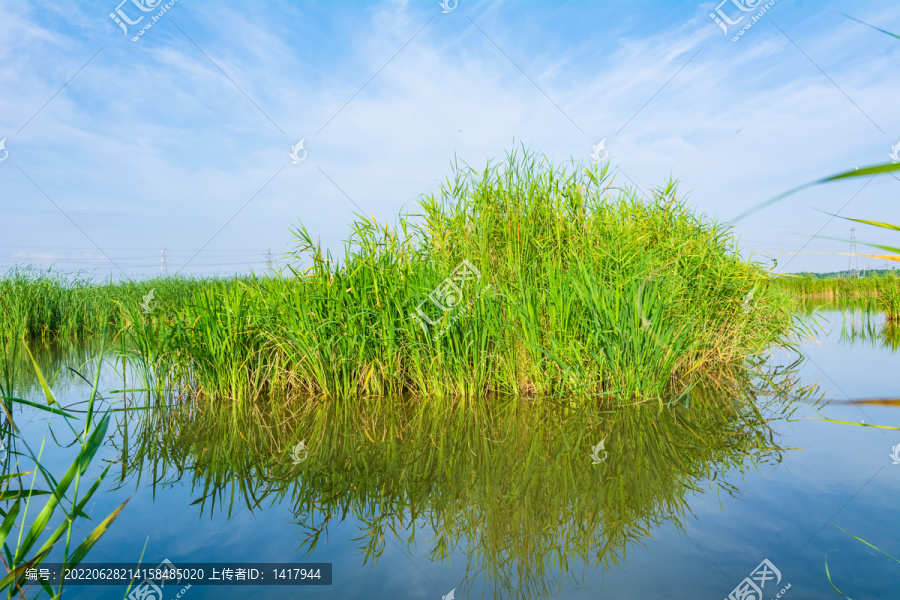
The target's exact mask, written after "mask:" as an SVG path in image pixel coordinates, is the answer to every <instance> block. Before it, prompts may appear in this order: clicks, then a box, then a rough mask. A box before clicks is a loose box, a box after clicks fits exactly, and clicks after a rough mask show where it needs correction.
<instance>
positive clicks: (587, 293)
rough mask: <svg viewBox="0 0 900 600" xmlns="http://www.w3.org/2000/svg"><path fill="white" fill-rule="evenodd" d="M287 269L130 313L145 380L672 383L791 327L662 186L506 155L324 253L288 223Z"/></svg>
mask: <svg viewBox="0 0 900 600" xmlns="http://www.w3.org/2000/svg"><path fill="white" fill-rule="evenodd" d="M294 233H295V235H296V239H297V245H296V248H295V252H294V254H295V258H296V260H297V261H298V262H299V263H300V264H301V265H303V266H302V267H296V268H293V269H292V272H291V274H290V275H288V276H282V277H278V278H254V279H247V280H243V281H240V282H237V283H236V284H235V285H233V286H230V287H228V288H226V289H215V288H212V287H210V288H201V289H200V290H198V292H197V294H196V295H195V299H194V300H195V301H194V302H192V303H190V304H184V305H181V306H180V307H175V306H166V307H162V306H161V310H160V311H159V312H158V313H155V314H154V315H153V316H152V318H150V319H141V318H140V315H130V316H129V317H127V319H128V320H129V321H130V322H132V323H134V326H133V327H131V328H129V333H130V334H131V340H132V343H133V344H134V346H135V348H138V349H139V353H140V354H141V355H142V356H143V357H144V358H145V359H146V360H147V362H148V365H149V370H148V373H149V374H148V377H151V376H152V378H153V381H152V382H148V383H150V384H151V385H156V386H163V387H165V388H166V389H176V390H181V391H183V392H185V393H186V394H188V395H190V396H191V397H194V398H196V397H200V398H214V397H218V398H230V399H232V400H235V401H238V403H239V404H243V403H244V402H245V401H247V400H252V399H254V398H256V397H258V396H260V395H262V394H265V393H279V394H282V393H287V394H288V395H289V396H293V397H298V396H307V395H324V396H326V397H329V398H352V397H359V396H369V395H393V396H397V395H400V396H403V395H409V394H413V395H416V396H429V397H486V396H490V395H494V394H502V395H513V396H537V395H541V396H547V395H553V394H589V395H603V396H606V397H610V398H616V399H617V401H619V402H628V401H642V400H654V401H659V402H663V401H664V399H672V398H679V397H681V396H683V395H685V394H686V393H687V392H688V390H690V388H691V386H692V385H694V383H695V382H696V381H697V380H698V379H699V378H701V377H703V376H707V375H710V374H714V373H716V372H718V371H721V370H723V369H725V368H731V367H734V366H735V365H739V364H742V363H743V362H744V361H745V360H746V358H747V357H749V356H753V355H756V354H758V353H760V352H761V351H763V350H764V349H765V348H767V347H768V346H770V345H772V344H778V343H783V342H784V341H785V340H786V336H788V335H789V334H790V333H791V331H792V327H793V325H792V316H791V310H790V306H789V304H790V301H789V299H788V298H787V296H786V295H785V294H783V293H779V292H778V291H777V290H775V289H773V288H772V286H771V279H770V277H769V274H768V273H767V271H766V270H765V269H764V268H762V267H761V266H760V265H759V264H756V263H754V262H747V261H743V260H741V258H740V257H739V256H738V252H737V248H736V244H735V240H734V237H733V235H732V234H731V232H730V231H729V229H727V228H725V227H723V226H721V225H718V224H716V223H706V222H704V221H702V220H701V219H699V218H697V217H696V216H695V215H694V213H693V212H692V211H691V210H690V209H689V208H688V207H687V205H686V204H685V203H684V201H683V199H681V198H680V197H679V196H678V194H677V189H676V185H675V182H671V181H670V182H668V183H667V184H666V185H665V186H663V187H660V188H658V189H655V190H653V194H652V197H651V198H646V199H645V198H641V197H639V196H638V195H637V194H636V193H635V191H634V190H630V189H621V188H617V187H615V185H614V181H613V178H612V176H611V174H610V173H609V171H608V169H607V166H590V167H584V166H583V165H578V164H575V165H572V167H567V166H563V167H559V166H554V165H552V164H551V163H549V162H548V161H547V160H546V159H542V158H539V157H538V156H536V155H535V154H533V153H529V152H527V151H526V152H522V153H518V152H516V151H513V152H512V153H510V154H509V155H508V156H507V158H506V160H505V161H502V162H500V163H497V164H490V163H489V164H488V165H487V167H486V168H484V169H483V170H475V169H472V168H469V167H460V166H459V164H458V163H457V164H455V165H454V171H453V174H452V176H451V177H450V178H448V179H447V180H446V182H445V183H444V184H443V185H442V186H441V189H440V191H439V192H438V193H437V194H434V195H428V196H424V197H423V198H421V201H420V211H419V212H418V213H407V214H404V215H401V216H400V217H399V220H398V222H397V223H396V224H394V225H389V224H381V223H378V222H376V221H375V220H374V219H370V218H366V217H363V216H359V217H358V220H357V221H356V222H355V223H353V225H352V234H351V236H350V237H349V239H348V240H347V242H346V245H345V248H344V253H343V256H342V257H341V258H340V259H339V258H336V257H333V256H332V255H331V254H330V253H328V252H323V251H322V249H321V248H320V247H319V246H318V245H317V244H316V243H314V242H313V236H312V235H311V234H310V233H309V232H308V231H307V230H306V228H305V227H303V226H302V224H301V225H300V226H299V227H298V228H297V229H296V230H294Z"/></svg>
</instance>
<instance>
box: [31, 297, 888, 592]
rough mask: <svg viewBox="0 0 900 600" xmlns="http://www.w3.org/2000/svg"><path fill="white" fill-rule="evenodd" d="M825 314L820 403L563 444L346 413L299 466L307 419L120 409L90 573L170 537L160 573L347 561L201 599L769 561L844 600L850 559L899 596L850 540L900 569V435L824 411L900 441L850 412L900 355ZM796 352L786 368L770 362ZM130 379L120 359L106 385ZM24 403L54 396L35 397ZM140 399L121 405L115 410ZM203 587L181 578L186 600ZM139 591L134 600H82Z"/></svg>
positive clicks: (540, 425) (555, 584)
mask: <svg viewBox="0 0 900 600" xmlns="http://www.w3.org/2000/svg"><path fill="white" fill-rule="evenodd" d="M819 319H820V321H821V323H822V324H823V326H824V330H821V331H819V333H818V340H817V341H815V342H813V341H806V342H804V343H803V345H802V351H803V353H804V355H805V360H804V361H803V362H802V363H801V364H799V365H798V367H797V369H798V371H797V377H798V378H799V382H800V383H802V384H816V383H817V384H819V386H820V387H819V389H818V392H817V393H816V394H812V395H811V396H809V395H807V396H805V397H802V396H803V394H802V393H800V392H799V391H798V392H797V394H798V395H800V396H801V397H800V398H799V399H796V400H793V401H792V402H787V401H785V400H784V399H783V398H777V397H776V398H774V399H773V398H768V399H766V398H760V400H759V402H758V404H757V405H758V406H759V407H760V411H759V412H756V411H754V410H752V407H751V408H750V409H747V408H735V405H734V403H733V402H731V401H730V399H729V398H722V399H719V400H718V401H717V402H718V403H719V404H717V405H716V407H715V408H708V409H704V407H703V403H702V402H701V401H700V400H697V399H696V398H695V399H694V402H693V403H692V404H690V405H689V407H684V408H678V409H676V410H674V411H672V412H670V413H667V415H668V416H662V417H661V416H659V415H657V413H656V409H651V410H640V411H634V412H633V413H631V414H628V415H621V414H619V415H610V416H604V415H599V416H597V415H595V416H593V417H591V418H590V419H586V420H584V421H583V422H582V425H583V427H576V426H573V425H567V426H566V427H565V428H562V429H555V428H554V426H553V423H552V422H548V421H547V418H546V415H540V414H537V413H529V412H528V411H524V412H523V413H522V414H518V413H516V414H514V415H512V414H510V415H505V416H503V415H501V416H503V418H502V419H497V415H496V414H494V415H493V417H494V420H493V421H491V420H489V417H490V415H486V414H480V413H478V411H474V412H473V413H472V414H469V415H468V416H466V415H456V416H453V417H451V418H446V417H445V416H443V415H442V416H441V417H440V418H436V419H429V418H428V415H426V414H423V413H415V414H414V415H412V416H410V417H409V418H410V419H411V421H410V422H408V423H406V424H405V425H402V426H401V425H398V424H396V423H394V422H392V421H391V420H390V419H382V420H379V419H378V418H377V417H375V416H372V417H371V419H370V420H369V421H367V420H366V419H368V418H369V417H367V416H366V415H354V416H352V417H343V418H345V419H346V421H342V417H340V416H336V415H333V416H331V417H329V420H328V425H327V427H326V431H328V432H330V436H331V437H329V440H330V441H329V444H330V446H329V447H330V451H329V453H328V454H327V457H326V454H325V453H324V452H323V453H321V454H320V453H318V452H317V448H316V447H315V444H313V443H312V442H310V444H309V445H310V450H309V455H308V458H307V460H305V461H303V462H302V463H300V464H298V465H293V464H292V462H291V461H290V460H287V461H285V456H286V453H287V452H288V450H289V449H290V447H291V445H292V443H293V442H295V441H296V440H297V439H298V438H301V437H303V435H304V423H303V422H302V420H300V421H299V422H297V421H292V422H289V423H284V422H282V423H280V424H279V423H275V424H271V428H270V429H265V428H263V429H260V430H258V431H257V430H256V429H255V428H254V427H253V426H248V425H247V423H248V422H249V423H252V422H254V419H256V420H257V421H259V422H262V421H264V419H262V418H261V417H259V418H258V417H257V416H254V415H249V416H248V417H247V418H248V421H246V422H240V423H238V424H237V425H234V426H231V429H227V427H228V426H227V425H226V426H225V427H226V430H223V431H217V430H216V426H214V425H210V424H209V423H207V422H206V421H204V420H203V419H197V418H189V417H185V416H184V415H178V414H170V415H168V416H167V417H166V418H165V419H162V420H158V421H157V422H153V421H152V420H150V419H148V418H147V417H143V418H138V417H136V416H135V415H131V417H130V420H129V418H126V417H125V415H119V427H118V428H111V429H110V433H111V435H110V439H109V442H108V443H107V444H106V445H105V446H104V448H103V449H101V451H100V455H99V456H98V459H95V462H94V464H93V465H92V467H91V473H96V472H98V470H99V469H100V468H102V467H104V466H106V465H107V464H112V465H113V466H112V468H111V469H110V472H109V475H108V476H107V480H105V481H104V483H103V487H102V488H101V492H98V494H97V495H95V498H94V499H95V500H96V502H94V503H93V504H92V505H90V506H88V512H89V513H90V514H91V515H92V517H93V518H94V521H93V523H88V522H85V521H82V522H80V523H79V525H80V528H81V532H82V533H81V534H80V535H81V536H84V535H86V533H87V532H89V531H90V530H91V529H92V528H93V527H94V524H95V523H96V522H98V521H99V520H101V519H102V518H103V517H105V516H106V515H107V514H109V513H110V512H111V511H112V510H113V509H114V508H115V507H116V506H118V505H119V504H120V503H121V502H122V501H124V500H125V499H126V498H129V497H130V498H131V500H130V502H129V503H128V505H127V506H126V508H125V510H124V512H123V513H122V515H121V516H120V517H119V519H118V520H117V521H116V523H115V524H114V525H113V527H112V528H111V529H110V530H109V532H108V533H107V534H106V535H105V536H104V537H103V538H102V539H101V540H100V542H99V543H98V544H97V546H96V547H95V548H94V550H93V551H92V552H91V554H90V555H89V557H88V561H90V562H111V563H113V562H137V561H138V560H139V558H140V556H141V552H142V550H144V546H145V543H146V550H145V554H144V563H146V564H147V565H149V566H155V565H156V564H158V563H160V562H161V561H162V560H163V559H168V560H170V561H171V562H172V563H174V564H176V565H180V564H183V563H189V562H193V563H198V562H269V563H275V562H316V563H332V564H333V584H332V585H331V586H327V587H324V586H323V587H302V588H298V587H276V586H266V587H256V586H255V587H235V586H232V587H229V586H196V585H195V586H192V587H191V588H190V589H189V590H186V591H185V592H184V593H183V594H182V596H181V597H182V598H186V599H190V600H200V599H213V598H215V599H222V598H260V599H262V598H297V597H304V598H367V599H368V598H371V599H377V598H397V599H399V598H433V599H435V600H438V599H441V598H442V597H445V596H447V595H448V593H449V592H450V591H451V590H455V592H454V597H455V598H466V597H469V598H492V597H503V598H515V597H529V598H530V597H540V596H546V597H557V598H592V599H595V598H642V599H650V598H666V599H671V598H686V599H687V598H690V599H691V600H696V599H698V598H710V599H721V598H727V597H728V596H729V594H730V593H731V592H732V590H734V589H735V588H736V587H737V586H738V585H739V584H741V582H742V581H743V580H744V578H746V577H748V576H749V575H750V574H751V572H753V571H754V569H756V568H757V566H758V565H760V564H761V563H763V561H764V560H768V561H769V563H770V564H771V565H772V567H774V568H775V569H777V571H778V572H780V580H777V578H776V580H765V581H764V582H763V583H764V585H763V594H762V597H763V598H766V599H769V598H775V597H776V595H777V594H779V592H781V591H782V590H783V589H784V588H786V587H787V586H788V584H789V586H790V587H789V589H787V591H786V592H784V593H783V594H782V595H781V596H780V597H782V598H788V599H792V598H793V599H800V598H838V597H839V596H838V594H837V593H835V592H834V591H833V589H832V588H831V585H830V584H829V582H828V579H827V577H826V573H825V561H826V559H827V561H828V567H829V569H830V572H831V576H832V579H833V581H834V583H835V585H836V586H837V587H838V588H839V589H840V590H841V591H843V592H844V593H845V594H847V595H848V596H850V597H852V598H897V597H900V564H898V563H897V562H895V561H892V560H891V559H890V558H888V557H886V556H884V555H883V554H880V553H879V552H877V551H875V550H873V549H872V548H870V547H868V546H866V545H865V544H863V543H862V542H860V541H858V540H857V539H854V538H853V537H851V535H850V534H853V535H855V536H857V537H859V538H862V539H863V540H866V541H868V542H869V543H871V544H873V545H875V546H877V547H879V548H881V549H882V550H884V551H885V552H888V553H890V554H892V555H894V556H897V557H900V536H898V535H897V534H898V532H900V510H898V508H900V464H892V462H893V461H892V459H891V457H890V454H891V452H892V447H893V446H895V445H897V444H900V431H888V430H881V429H875V428H870V427H855V426H850V425H843V424H837V423H831V422H826V421H822V420H815V419H820V418H830V419H835V420H842V421H852V422H855V423H860V422H862V421H864V422H865V423H877V424H882V425H892V426H900V410H898V407H897V406H896V405H895V406H891V405H884V404H882V405H879V404H849V403H847V401H848V400H851V399H852V400H859V399H879V398H880V399H884V398H897V397H900V394H898V378H897V372H898V367H900V354H898V353H897V351H896V350H895V349H894V347H893V346H892V344H891V341H890V340H891V338H890V336H887V337H886V336H885V335H884V333H883V331H882V328H881V323H880V322H879V321H878V320H877V319H876V318H873V317H867V316H865V315H861V314H859V313H857V314H855V315H853V314H851V313H840V312H821V313H819ZM894 345H896V344H894ZM89 357H90V350H83V351H82V352H81V353H80V354H79V353H75V354H72V353H69V354H60V353H58V352H57V353H56V354H53V355H50V354H48V355H45V356H44V357H43V358H42V361H44V364H45V365H48V366H47V368H48V369H50V368H52V367H50V366H49V365H50V363H51V362H53V361H56V362H55V363H54V364H55V366H57V367H59V366H62V365H64V364H66V363H68V364H71V365H74V366H79V367H82V372H83V373H86V374H88V373H92V372H93V371H92V366H91V364H87V365H86V366H82V365H83V363H84V362H85V361H88V359H89ZM795 358H796V356H792V355H790V354H788V353H779V354H776V355H773V356H772V357H770V359H769V363H768V364H769V366H770V367H772V366H776V365H786V364H789V363H790V362H792V361H793V360H794V359H795ZM53 387H54V389H55V390H56V391H57V393H58V396H59V397H60V399H61V400H63V399H64V401H63V404H67V403H74V402H77V401H81V400H83V399H84V398H86V397H87V395H88V393H89V389H90V386H89V385H88V384H87V383H85V382H84V381H80V380H78V379H77V378H75V377H73V376H71V373H69V374H68V375H67V374H66V373H65V372H61V373H60V375H59V377H58V378H57V380H56V381H55V382H54V383H53ZM122 387H123V384H122V380H121V375H118V376H117V374H116V373H115V372H114V371H113V368H112V366H111V363H105V364H104V367H103V369H102V370H101V379H100V389H101V390H106V391H108V390H120V389H121V388H122ZM799 389H801V388H799V387H796V386H795V391H796V390H799ZM17 391H18V392H19V393H20V394H22V395H25V396H26V397H28V398H30V399H32V400H35V401H39V400H41V398H42V396H41V394H40V391H39V388H36V387H35V386H31V387H28V388H26V389H19V390H17ZM122 396H123V394H122V392H116V393H106V394H105V397H106V399H107V400H108V401H109V402H110V403H111V404H112V405H113V406H118V404H116V403H117V402H118V401H119V400H121V397H122ZM815 398H824V401H825V402H824V403H822V402H820V403H818V404H817V403H816V402H814V400H815ZM729 406H730V407H731V408H723V407H729ZM817 406H818V408H817ZM729 411H733V412H729ZM374 414H375V413H373V415H374ZM536 415H537V416H536ZM788 415H790V416H789V417H788ZM604 419H605V420H604ZM551 420H552V419H551ZM16 421H17V423H18V424H19V425H20V427H22V430H23V435H24V438H25V439H26V440H27V441H28V443H29V445H30V446H31V447H32V448H34V449H35V450H36V449H37V448H38V447H39V446H40V441H41V440H42V439H43V438H44V436H45V434H46V432H47V431H48V427H52V428H53V431H54V433H56V434H57V439H58V440H59V442H60V443H61V444H68V443H70V442H71V441H72V436H71V434H68V437H66V435H65V434H64V432H65V430H64V429H62V428H61V427H59V423H55V422H54V421H53V420H52V419H51V420H48V419H47V417H46V416H45V413H40V412H38V411H33V410H24V411H22V412H21V413H18V414H17V415H16ZM500 421H502V422H503V423H502V424H498V422H500ZM126 422H127V423H128V434H127V436H126V433H125V424H126ZM342 423H345V425H346V427H348V428H353V430H352V431H343V430H342V427H343V425H342ZM360 423H362V425H360ZM366 423H369V425H371V426H368V425H366ZM654 423H656V425H655V426H654ZM235 429H238V430H239V432H238V433H237V435H235V433H236V432H235ZM360 429H363V431H360ZM385 431H389V432H393V433H391V434H390V435H385V433H384V432H385ZM272 432H275V433H272ZM394 434H396V435H394ZM282 435H283V436H285V439H284V440H283V443H282V441H279V439H277V437H278V436H282ZM291 436H294V437H291ZM332 438H333V439H332ZM600 439H605V447H604V449H603V450H602V452H601V453H598V456H600V457H602V458H604V460H603V461H601V462H600V463H599V464H596V465H595V464H592V461H591V459H590V458H589V456H588V454H589V452H590V450H591V447H592V446H594V445H595V444H596V443H597V442H599V441H600ZM223 440H227V441H223ZM278 446H282V447H283V451H276V450H273V448H277V447H278ZM223 448H224V449H223ZM217 449H218V450H217ZM73 456H74V448H64V447H63V448H61V447H60V446H59V445H57V443H56V442H54V440H53V438H52V437H49V436H48V437H47V443H46V447H45V449H44V460H45V464H46V466H47V467H48V468H50V469H51V471H52V472H54V473H62V472H64V470H65V469H66V468H67V467H68V465H69V464H70V461H71V460H72V457H73ZM123 456H124V457H126V459H125V460H126V461H127V462H128V466H127V467H126V466H124V465H123V463H122V460H123V458H122V457H123ZM101 459H102V461H107V462H102V461H101ZM248 498H249V500H248ZM248 504H249V506H248ZM842 529H843V530H844V531H842ZM316 532H318V539H317V543H315V544H314V547H313V549H311V550H310V547H311V546H313V543H312V540H313V538H314V536H315V535H316ZM395 532H396V533H395ZM382 534H383V537H382ZM53 558H58V555H51V560H52V559H53ZM773 573H774V571H773ZM180 591H181V588H180V587H172V586H171V585H169V586H166V589H165V594H166V595H165V596H164V598H165V600H170V599H171V598H174V597H175V595H176V594H177V593H179V592H180ZM123 595H124V589H123V588H120V587H115V586H113V587H108V586H104V587H74V586H73V587H69V588H67V591H66V593H65V594H64V596H65V597H68V598H73V599H80V598H85V599H87V598H91V599H95V598H96V599H102V598H122V597H123ZM738 597H740V596H738ZM748 598H754V597H753V596H748Z"/></svg>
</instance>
